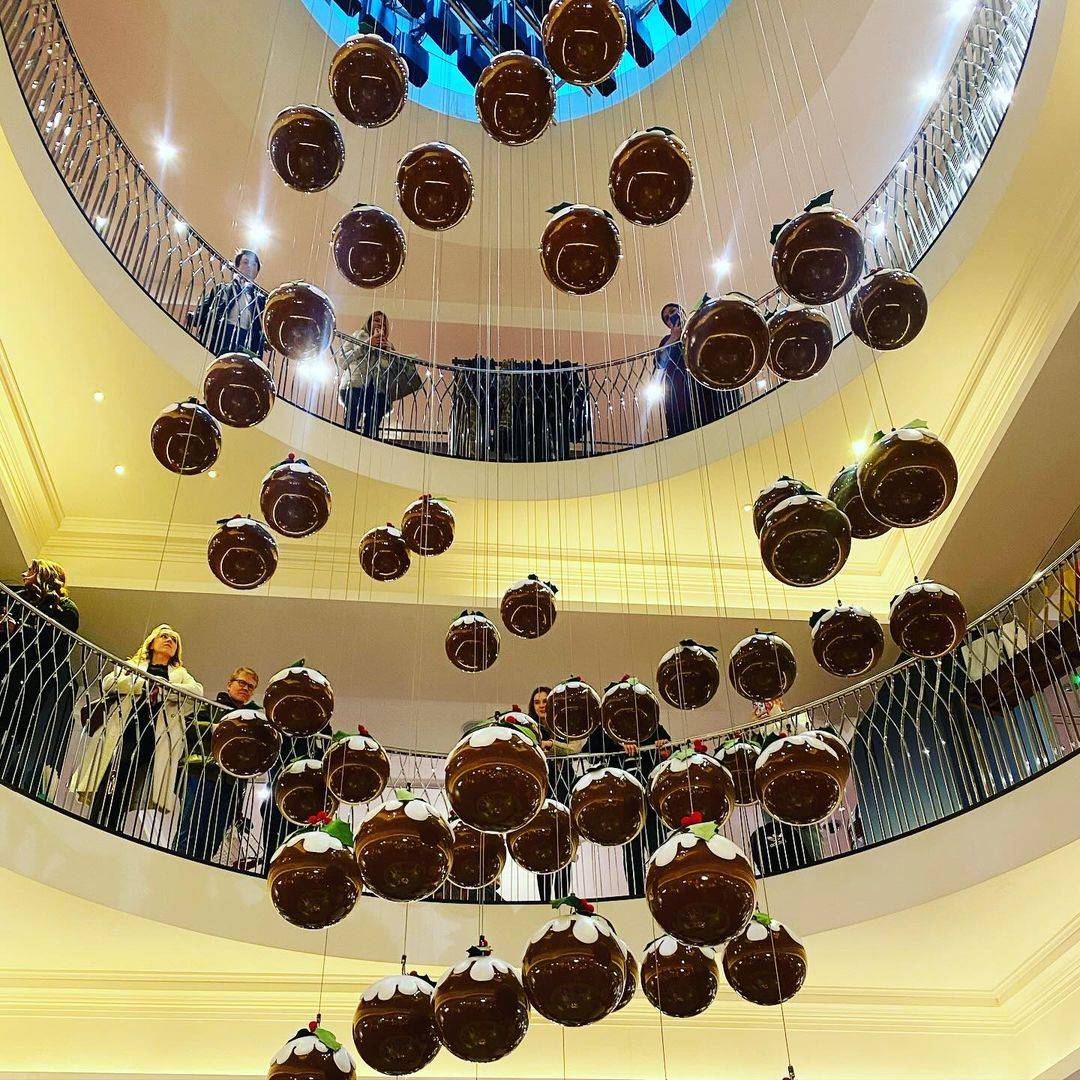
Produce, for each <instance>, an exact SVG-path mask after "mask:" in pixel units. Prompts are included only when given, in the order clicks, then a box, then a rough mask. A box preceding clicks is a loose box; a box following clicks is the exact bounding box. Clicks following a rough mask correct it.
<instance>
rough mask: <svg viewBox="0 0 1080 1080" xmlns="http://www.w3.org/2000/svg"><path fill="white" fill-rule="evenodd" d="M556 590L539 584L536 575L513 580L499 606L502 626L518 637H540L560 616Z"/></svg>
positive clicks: (548, 583) (549, 584)
mask: <svg viewBox="0 0 1080 1080" xmlns="http://www.w3.org/2000/svg"><path fill="white" fill-rule="evenodd" d="M558 591H559V590H558V589H557V588H556V587H555V586H554V585H552V584H551V582H550V581H541V580H540V578H539V577H537V576H536V574H530V575H529V576H528V577H527V578H523V579H522V580H521V581H515V582H514V584H513V585H511V586H510V587H509V588H508V589H507V590H506V592H504V593H503V597H502V601H501V602H500V604H499V614H500V615H501V616H502V621H503V626H505V627H506V629H507V630H509V631H510V633H511V634H516V635H517V636H518V637H523V638H538V637H543V636H544V634H546V633H547V632H548V631H549V630H550V629H551V627H552V626H553V624H554V622H555V617H556V616H557V615H558V614H559V611H558V608H556V606H555V594H556V593H557V592H558Z"/></svg>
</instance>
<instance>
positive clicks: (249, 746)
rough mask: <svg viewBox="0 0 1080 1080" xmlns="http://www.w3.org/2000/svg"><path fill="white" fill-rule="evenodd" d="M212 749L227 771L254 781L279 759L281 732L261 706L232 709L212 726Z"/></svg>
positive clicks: (243, 778) (217, 760)
mask: <svg viewBox="0 0 1080 1080" xmlns="http://www.w3.org/2000/svg"><path fill="white" fill-rule="evenodd" d="M210 752H211V753H212V754H213V756H214V760H215V761H216V762H217V763H218V765H220V766H221V768H222V770H223V771H224V772H227V773H228V774H229V775H230V776H235V777H237V778H239V779H240V780H252V779H254V778H255V777H256V776H259V775H260V774H262V773H264V772H267V771H268V770H269V769H270V768H272V767H273V765H274V762H276V761H277V758H278V754H279V753H280V752H281V735H280V734H279V733H278V730H277V728H275V727H274V725H273V724H271V723H270V721H269V720H267V718H266V713H264V712H263V711H262V709H232V710H230V711H229V712H227V713H226V714H225V715H224V716H223V717H222V718H221V719H220V720H218V721H217V722H216V723H215V724H214V726H213V728H212V729H211V733H210Z"/></svg>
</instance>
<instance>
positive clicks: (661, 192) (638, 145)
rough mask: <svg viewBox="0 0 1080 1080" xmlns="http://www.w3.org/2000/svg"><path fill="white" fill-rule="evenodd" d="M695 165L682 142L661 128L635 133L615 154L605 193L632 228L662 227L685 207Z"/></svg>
mask: <svg viewBox="0 0 1080 1080" xmlns="http://www.w3.org/2000/svg"><path fill="white" fill-rule="evenodd" d="M693 187H694V165H693V162H691V160H690V154H689V152H688V151H687V149H686V145H685V144H684V143H683V141H682V139H680V138H679V137H678V135H676V134H675V133H674V132H671V131H667V130H666V129H664V128H649V129H648V130H647V131H635V132H634V134H633V135H631V136H630V138H629V139H627V140H626V142H624V143H623V144H622V146H620V147H619V148H618V150H616V151H615V155H614V157H613V158H612V159H611V168H610V169H609V170H608V191H609V193H610V194H611V201H612V203H613V204H614V206H615V209H616V210H618V211H619V213H620V214H622V216H623V217H624V218H626V219H627V220H628V221H632V222H633V223H634V224H635V225H663V224H664V223H665V222H667V221H670V220H671V219H672V218H673V217H675V215H676V214H678V213H679V211H680V210H682V208H683V207H684V206H685V205H686V200H687V199H689V198H690V192H691V191H692V190H693Z"/></svg>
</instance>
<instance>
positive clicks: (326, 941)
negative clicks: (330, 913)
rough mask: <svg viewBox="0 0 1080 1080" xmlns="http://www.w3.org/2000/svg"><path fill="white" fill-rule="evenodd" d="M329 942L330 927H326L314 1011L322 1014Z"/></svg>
mask: <svg viewBox="0 0 1080 1080" xmlns="http://www.w3.org/2000/svg"><path fill="white" fill-rule="evenodd" d="M329 942H330V927H329V926H328V927H327V928H326V932H325V933H324V934H323V947H322V964H321V966H320V967H319V1004H318V1008H317V1009H316V1010H315V1011H316V1013H317V1014H318V1015H319V1016H321V1015H322V1004H323V986H324V985H325V984H326V948H327V945H328V944H329Z"/></svg>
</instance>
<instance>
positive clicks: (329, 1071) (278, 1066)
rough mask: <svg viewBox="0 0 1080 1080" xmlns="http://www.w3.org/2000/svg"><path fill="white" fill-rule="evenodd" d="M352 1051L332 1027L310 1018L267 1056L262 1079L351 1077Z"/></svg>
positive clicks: (339, 1079)
mask: <svg viewBox="0 0 1080 1080" xmlns="http://www.w3.org/2000/svg"><path fill="white" fill-rule="evenodd" d="M355 1077H356V1066H355V1064H354V1063H353V1059H352V1055H351V1054H350V1053H349V1051H348V1050H346V1049H345V1047H343V1046H342V1045H341V1043H340V1042H338V1040H337V1038H336V1037H335V1035H334V1033H333V1032H332V1031H328V1030H327V1029H326V1028H324V1027H320V1026H319V1022H318V1021H317V1020H312V1021H311V1023H310V1024H308V1026H307V1027H306V1028H301V1029H300V1030H299V1031H298V1032H297V1033H296V1034H295V1035H294V1036H293V1037H292V1038H291V1039H290V1040H289V1041H288V1042H287V1043H286V1044H285V1045H284V1046H283V1047H282V1048H281V1049H280V1050H279V1051H278V1052H277V1053H276V1054H275V1055H274V1056H273V1057H272V1058H271V1059H270V1068H269V1069H268V1070H267V1072H266V1080H355Z"/></svg>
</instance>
